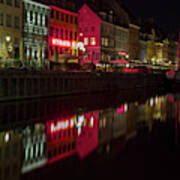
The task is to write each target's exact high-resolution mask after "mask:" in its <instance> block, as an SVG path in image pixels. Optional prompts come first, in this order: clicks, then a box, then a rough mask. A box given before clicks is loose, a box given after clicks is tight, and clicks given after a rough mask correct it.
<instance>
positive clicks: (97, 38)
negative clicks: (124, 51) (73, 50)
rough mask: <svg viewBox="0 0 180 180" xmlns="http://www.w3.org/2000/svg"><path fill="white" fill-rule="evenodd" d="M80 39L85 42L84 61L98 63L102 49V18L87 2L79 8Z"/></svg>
mask: <svg viewBox="0 0 180 180" xmlns="http://www.w3.org/2000/svg"><path fill="white" fill-rule="evenodd" d="M78 27H79V41H80V42H82V43H83V44H84V47H85V52H82V57H83V56H84V57H83V58H82V62H83V63H95V64H96V63H98V62H99V61H100V49H101V19H100V18H99V17H98V16H97V15H96V13H95V12H93V11H92V10H91V9H90V8H89V7H88V6H87V5H86V4H85V5H83V6H82V8H81V9H80V10H79V24H78Z"/></svg>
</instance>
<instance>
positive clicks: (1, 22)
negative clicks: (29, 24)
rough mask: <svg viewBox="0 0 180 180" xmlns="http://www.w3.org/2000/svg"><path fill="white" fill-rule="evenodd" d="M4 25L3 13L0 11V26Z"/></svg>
mask: <svg viewBox="0 0 180 180" xmlns="http://www.w3.org/2000/svg"><path fill="white" fill-rule="evenodd" d="M3 25H4V15H3V13H0V26H3Z"/></svg>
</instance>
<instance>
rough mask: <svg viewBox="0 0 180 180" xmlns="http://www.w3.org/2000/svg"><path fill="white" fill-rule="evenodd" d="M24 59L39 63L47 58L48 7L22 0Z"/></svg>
mask: <svg viewBox="0 0 180 180" xmlns="http://www.w3.org/2000/svg"><path fill="white" fill-rule="evenodd" d="M23 7H24V10H23V16H24V21H23V28H24V31H23V40H24V60H25V61H29V62H30V63H32V62H34V63H35V64H36V63H37V64H41V63H43V61H44V60H45V59H48V25H49V11H50V10H49V7H48V6H46V5H43V4H40V3H37V2H33V1H31V0H23Z"/></svg>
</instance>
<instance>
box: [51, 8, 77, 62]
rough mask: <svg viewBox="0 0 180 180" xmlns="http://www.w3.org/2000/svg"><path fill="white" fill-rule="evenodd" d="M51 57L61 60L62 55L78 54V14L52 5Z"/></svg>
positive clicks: (52, 59) (53, 59) (54, 59)
mask: <svg viewBox="0 0 180 180" xmlns="http://www.w3.org/2000/svg"><path fill="white" fill-rule="evenodd" d="M50 8H51V15H50V24H49V59H50V60H51V61H59V62H60V61H61V60H62V55H63V54H64V55H65V54H66V55H69V56H78V48H77V44H78V26H77V24H78V14H77V13H74V12H71V11H67V10H64V9H61V8H57V7H55V6H50Z"/></svg>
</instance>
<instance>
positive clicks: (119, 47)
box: [115, 26, 129, 53]
mask: <svg viewBox="0 0 180 180" xmlns="http://www.w3.org/2000/svg"><path fill="white" fill-rule="evenodd" d="M128 35H129V30H128V29H127V28H123V27H120V26H115V51H116V53H118V52H119V51H125V52H128Z"/></svg>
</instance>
